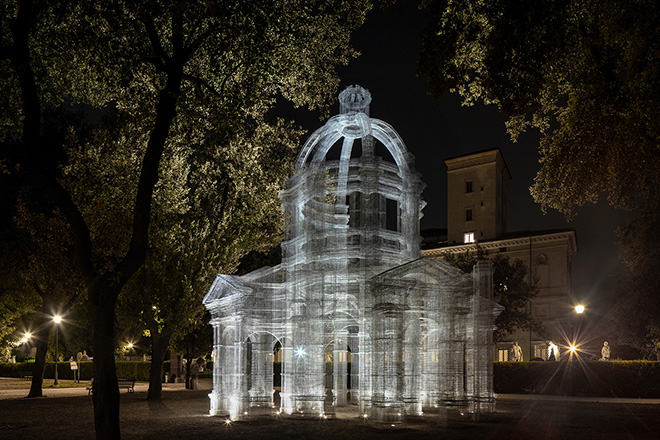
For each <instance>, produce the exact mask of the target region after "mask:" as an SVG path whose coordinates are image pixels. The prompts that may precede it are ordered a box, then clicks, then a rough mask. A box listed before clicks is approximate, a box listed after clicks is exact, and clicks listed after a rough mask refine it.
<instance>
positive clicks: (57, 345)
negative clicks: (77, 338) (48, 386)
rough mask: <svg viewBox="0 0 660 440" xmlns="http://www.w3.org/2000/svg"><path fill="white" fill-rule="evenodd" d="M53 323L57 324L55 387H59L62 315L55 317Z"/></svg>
mask: <svg viewBox="0 0 660 440" xmlns="http://www.w3.org/2000/svg"><path fill="white" fill-rule="evenodd" d="M53 322H54V323H55V381H54V382H53V386H54V387H56V386H58V385H59V384H58V382H57V361H58V360H59V357H60V325H59V324H60V322H62V317H61V316H60V315H55V316H53Z"/></svg>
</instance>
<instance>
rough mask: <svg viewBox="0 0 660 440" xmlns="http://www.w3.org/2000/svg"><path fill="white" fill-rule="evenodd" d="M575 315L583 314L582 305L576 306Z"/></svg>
mask: <svg viewBox="0 0 660 440" xmlns="http://www.w3.org/2000/svg"><path fill="white" fill-rule="evenodd" d="M575 313H577V314H578V315H581V314H583V313H584V306H583V305H582V304H578V305H577V306H575Z"/></svg>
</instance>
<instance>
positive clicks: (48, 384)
mask: <svg viewBox="0 0 660 440" xmlns="http://www.w3.org/2000/svg"><path fill="white" fill-rule="evenodd" d="M68 382H70V381H68ZM80 383H81V385H84V386H80V387H73V388H68V387H57V388H56V387H53V386H52V385H53V380H52V379H44V387H43V394H44V396H45V397H74V396H86V395H87V394H88V391H87V388H86V387H88V386H89V385H90V383H89V381H82V382H80ZM198 383H199V389H200V390H208V391H211V389H212V388H213V383H212V381H211V379H201V380H199V382H198ZM148 389H149V383H148V382H136V383H135V392H136V393H140V392H144V393H146V392H147V390H148ZM184 389H185V386H184V384H183V383H164V384H163V392H167V391H181V390H184ZM29 390H30V381H29V380H19V379H15V378H10V377H0V399H19V398H23V397H25V396H27V393H28V391H29ZM120 392H121V393H126V392H127V391H125V390H120ZM497 400H500V401H504V400H530V401H544V402H545V401H550V402H552V401H555V402H589V403H620V404H625V405H629V404H643V405H660V399H634V398H619V397H584V396H548V395H540V394H498V395H497Z"/></svg>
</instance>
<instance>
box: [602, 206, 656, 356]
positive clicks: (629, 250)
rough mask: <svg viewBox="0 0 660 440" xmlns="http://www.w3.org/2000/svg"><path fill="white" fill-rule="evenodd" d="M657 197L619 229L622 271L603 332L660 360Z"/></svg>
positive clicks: (618, 341) (620, 342)
mask: <svg viewBox="0 0 660 440" xmlns="http://www.w3.org/2000/svg"><path fill="white" fill-rule="evenodd" d="M659 240H660V196H658V195H656V197H655V198H653V199H650V201H649V202H647V204H646V206H644V207H643V208H642V209H640V211H639V213H638V214H637V215H636V216H635V217H633V218H631V219H630V220H628V222H627V223H626V225H625V226H624V227H622V228H620V230H619V245H620V247H621V257H622V260H623V263H624V268H625V274H624V276H623V279H622V280H621V282H620V283H619V286H618V289H619V295H618V298H619V299H618V301H617V304H616V305H615V306H614V307H613V309H612V312H611V313H610V314H609V316H608V319H606V320H605V327H606V328H604V329H602V330H603V332H606V333H609V336H608V337H609V338H610V339H614V340H615V341H617V343H619V344H625V345H630V346H632V347H633V348H635V349H637V350H639V351H640V352H641V353H643V354H645V355H646V357H648V358H657V359H660V357H659V356H660V280H659V279H658V276H657V274H658V273H660V246H658V243H660V241H659Z"/></svg>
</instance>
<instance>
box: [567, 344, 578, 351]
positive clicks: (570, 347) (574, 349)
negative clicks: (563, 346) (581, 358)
mask: <svg viewBox="0 0 660 440" xmlns="http://www.w3.org/2000/svg"><path fill="white" fill-rule="evenodd" d="M568 350H569V351H570V352H571V353H575V351H576V350H577V347H576V346H575V345H573V344H571V345H570V346H569V347H568Z"/></svg>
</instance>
